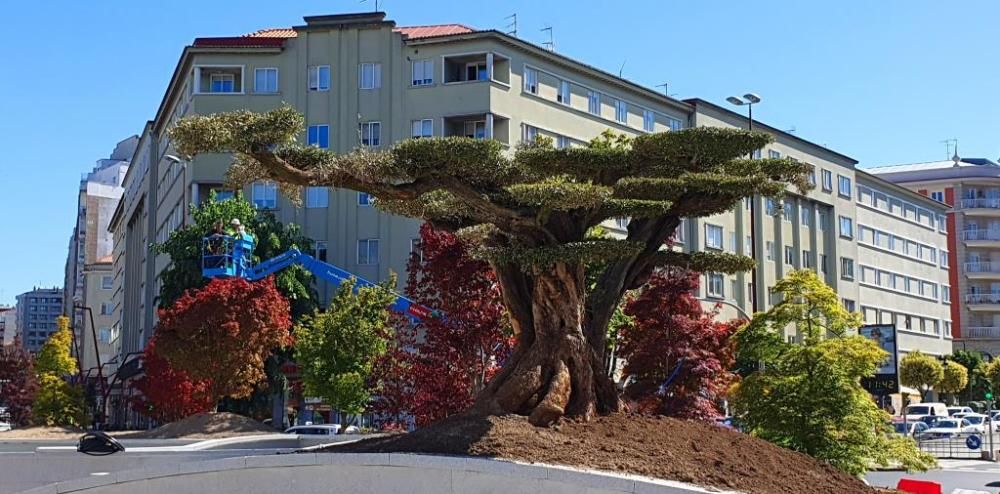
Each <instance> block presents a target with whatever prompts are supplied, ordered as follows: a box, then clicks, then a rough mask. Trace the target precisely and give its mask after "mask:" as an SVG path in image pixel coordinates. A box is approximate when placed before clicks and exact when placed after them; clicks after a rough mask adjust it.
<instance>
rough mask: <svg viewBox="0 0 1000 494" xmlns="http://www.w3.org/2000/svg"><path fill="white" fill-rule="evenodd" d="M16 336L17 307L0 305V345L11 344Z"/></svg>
mask: <svg viewBox="0 0 1000 494" xmlns="http://www.w3.org/2000/svg"><path fill="white" fill-rule="evenodd" d="M16 337H17V308H16V307H8V306H0V345H2V346H6V345H11V344H13V343H14V338H16Z"/></svg>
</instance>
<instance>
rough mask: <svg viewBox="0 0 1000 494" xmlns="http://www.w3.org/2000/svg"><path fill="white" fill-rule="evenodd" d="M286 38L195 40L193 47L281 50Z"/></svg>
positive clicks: (235, 37) (236, 37)
mask: <svg viewBox="0 0 1000 494" xmlns="http://www.w3.org/2000/svg"><path fill="white" fill-rule="evenodd" d="M285 39H286V38H273V37H272V38H267V37H259V38H258V37H249V36H230V37H224V38H195V39H194V43H193V46H196V47H213V48H260V47H265V48H281V47H282V46H285Z"/></svg>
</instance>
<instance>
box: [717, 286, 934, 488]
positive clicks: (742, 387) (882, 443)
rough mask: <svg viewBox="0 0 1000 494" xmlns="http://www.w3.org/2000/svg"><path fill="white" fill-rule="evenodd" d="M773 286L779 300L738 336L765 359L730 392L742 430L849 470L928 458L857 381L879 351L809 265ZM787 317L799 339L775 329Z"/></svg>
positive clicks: (747, 350) (926, 462)
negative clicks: (857, 331)
mask: <svg viewBox="0 0 1000 494" xmlns="http://www.w3.org/2000/svg"><path fill="white" fill-rule="evenodd" d="M776 289H777V290H778V291H779V292H781V293H782V294H784V296H785V299H784V301H782V302H781V303H779V304H777V305H776V306H775V307H773V308H772V309H771V310H769V311H767V312H764V313H758V314H755V317H754V319H753V321H752V322H751V323H750V324H749V325H747V326H746V327H745V328H744V329H743V330H741V331H740V333H739V341H738V343H737V345H738V348H740V351H741V352H743V353H744V358H749V359H750V360H752V361H760V362H763V363H764V369H763V370H757V371H752V372H750V373H749V375H748V376H747V377H746V378H745V379H744V380H743V382H741V383H740V384H739V385H738V386H736V388H735V389H734V391H733V393H732V405H733V407H734V409H735V410H736V412H737V414H738V416H739V417H740V419H741V421H742V422H743V423H744V424H746V426H747V429H748V431H749V432H750V433H752V434H754V435H756V436H758V437H761V438H763V439H766V440H768V441H770V442H773V443H775V444H777V445H779V446H782V447H786V448H789V449H793V450H796V451H800V452H803V453H806V454H808V455H810V456H813V457H815V458H817V459H820V460H823V461H826V462H829V463H830V464H832V465H834V466H836V467H837V468H840V469H841V470H844V471H846V472H848V473H851V474H854V475H861V474H863V473H864V472H865V471H867V470H868V469H869V468H870V467H871V466H873V465H883V466H885V465H888V464H890V463H899V464H900V465H902V466H903V467H904V468H906V469H908V470H926V469H927V468H930V467H931V466H933V465H934V459H933V458H932V457H931V456H930V455H927V454H926V453H923V452H920V451H919V450H918V449H917V447H916V444H914V443H913V441H912V440H910V439H907V438H901V437H896V436H894V435H893V434H892V430H891V428H890V426H889V416H888V414H886V413H885V412H884V411H882V410H881V409H879V408H878V406H877V405H876V404H875V402H874V400H872V398H871V396H870V395H869V394H868V393H867V392H866V391H865V390H864V388H862V387H861V384H860V379H861V378H862V377H865V376H870V375H872V374H874V372H875V370H876V369H877V368H878V365H879V364H880V363H881V362H882V361H883V359H884V358H885V356H886V354H885V352H884V351H883V350H881V349H880V348H879V347H878V345H877V344H875V343H874V342H873V341H871V340H869V339H867V338H864V337H861V336H857V335H851V334H850V333H852V331H853V330H855V329H856V328H857V327H858V326H859V325H860V320H858V318H857V317H855V315H852V314H850V313H847V311H845V310H844V309H843V308H842V307H841V306H840V304H839V303H838V302H837V296H836V293H835V292H833V290H832V289H831V288H829V287H826V285H824V284H822V283H821V282H819V280H818V279H817V278H816V276H815V274H813V273H811V272H808V271H796V272H793V273H791V274H790V275H789V277H788V278H786V279H784V280H782V281H781V282H779V283H778V284H777V285H776ZM789 325H794V326H796V327H798V328H799V330H800V331H802V332H803V334H804V338H803V343H802V344H795V343H787V342H785V341H784V340H783V339H782V338H781V337H780V331H781V330H782V329H784V328H785V327H786V326H789Z"/></svg>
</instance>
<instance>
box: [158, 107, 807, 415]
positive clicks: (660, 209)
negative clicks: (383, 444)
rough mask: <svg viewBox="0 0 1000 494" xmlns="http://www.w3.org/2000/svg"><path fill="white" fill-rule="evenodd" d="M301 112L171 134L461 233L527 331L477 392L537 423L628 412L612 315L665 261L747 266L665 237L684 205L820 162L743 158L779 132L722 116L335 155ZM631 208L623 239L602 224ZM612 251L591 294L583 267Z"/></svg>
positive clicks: (210, 118) (425, 142) (197, 123)
mask: <svg viewBox="0 0 1000 494" xmlns="http://www.w3.org/2000/svg"><path fill="white" fill-rule="evenodd" d="M303 126H304V118H303V116H302V115H301V114H299V113H298V112H297V111H295V110H294V109H292V108H290V107H285V108H281V109H277V110H273V111H270V112H267V113H253V112H249V111H237V112H232V113H224V114H216V115H204V116H191V117H187V118H184V119H181V120H180V121H179V122H178V123H177V124H175V125H174V127H172V129H171V130H170V136H171V138H172V139H173V142H174V145H175V147H176V148H177V150H178V152H180V153H182V154H184V155H187V156H192V155H195V154H198V153H211V152H229V153H233V155H234V161H233V164H232V165H231V166H230V168H229V170H228V172H227V173H228V175H227V176H228V179H229V181H230V182H232V183H233V184H234V185H240V186H242V185H245V184H248V183H250V182H252V181H255V180H259V179H266V180H274V181H276V182H278V183H279V185H280V187H281V189H282V190H283V191H284V192H285V193H286V195H288V196H289V197H292V198H297V197H301V187H304V186H329V187H340V188H347V189H352V190H357V191H361V192H366V193H368V194H371V195H373V196H374V197H375V198H376V203H375V204H376V206H378V207H379V208H381V209H382V210H384V211H387V212H390V213H396V214H402V215H406V216H412V217H418V218H422V219H424V220H426V221H428V222H430V223H431V224H432V225H434V226H435V227H436V228H442V229H446V230H449V231H454V232H456V233H457V234H458V235H459V236H460V237H461V238H462V239H463V240H464V241H467V242H469V243H470V244H471V245H473V250H474V253H475V254H476V256H477V257H479V258H482V259H486V260H488V261H489V263H490V264H491V267H492V268H493V270H494V271H495V272H496V274H497V280H498V283H499V285H500V287H501V292H502V293H503V298H504V305H505V308H506V309H507V312H508V313H509V314H510V317H511V323H512V326H513V328H514V331H515V337H516V339H517V343H516V347H515V349H514V351H513V354H512V355H511V357H510V358H509V359H507V360H506V361H505V362H504V368H503V369H502V370H501V371H500V372H498V373H497V375H496V376H495V377H494V379H493V380H491V381H490V384H489V385H488V386H487V387H486V388H485V389H484V390H483V391H482V392H481V393H480V394H479V397H478V398H477V403H476V405H475V408H476V410H477V411H478V412H480V413H491V414H499V413H521V414H526V415H528V420H529V421H530V422H531V423H533V424H536V425H545V424H551V423H552V422H553V421H555V420H557V419H558V418H559V417H561V416H564V415H570V416H577V417H582V418H584V419H587V418H590V417H592V416H593V415H594V414H595V413H609V412H612V411H617V410H620V409H621V400H620V398H619V396H618V390H617V388H616V387H615V385H614V383H613V382H612V380H611V378H610V377H608V375H607V372H606V371H605V364H606V362H605V354H606V352H607V351H608V342H607V338H608V325H609V322H610V320H611V318H612V316H613V314H614V313H615V310H616V309H617V308H618V307H619V304H620V302H621V299H622V296H623V295H624V293H625V292H626V291H628V290H632V289H635V288H638V287H640V286H642V285H643V284H644V283H645V282H646V280H647V279H648V278H649V276H650V275H651V274H652V273H653V271H654V270H655V268H656V267H658V266H666V265H680V266H684V267H687V268H689V269H693V270H697V271H714V272H728V273H733V272H739V271H746V270H748V269H750V268H751V267H752V266H753V260H752V259H749V258H747V257H745V256H740V255H736V254H724V253H707V252H695V253H683V252H676V251H672V250H666V249H662V247H663V245H664V243H665V242H667V241H668V239H669V238H670V236H671V234H672V233H673V232H674V231H675V230H676V228H677V226H678V225H680V223H681V220H682V219H683V218H685V217H702V216H710V215H713V214H718V213H723V212H726V211H730V210H731V209H732V208H733V206H734V205H736V204H737V203H738V202H739V201H740V200H741V199H742V198H743V197H746V196H751V195H754V194H761V195H767V196H781V195H784V194H785V193H786V189H787V187H788V186H789V185H796V186H798V187H799V188H800V189H802V190H806V189H808V188H809V187H810V185H809V183H808V180H807V177H808V175H807V172H808V170H809V165H806V164H805V163H799V162H796V161H795V160H791V159H787V158H778V159H770V158H769V159H759V160H752V159H746V158H745V157H746V156H747V155H748V154H750V153H751V152H752V151H753V150H755V149H760V148H761V147H763V146H764V145H766V144H767V143H769V142H770V141H771V140H772V138H771V137H770V136H769V135H768V134H766V133H763V132H748V131H744V130H737V129H722V128H711V127H699V128H691V129H685V130H680V131H672V132H663V133H658V134H644V135H642V136H639V137H636V138H634V139H628V138H625V137H620V136H618V137H613V138H604V139H600V140H597V141H595V142H594V143H592V144H591V145H589V146H586V147H573V148H566V149H555V148H553V147H552V146H551V144H550V143H546V142H544V140H543V141H539V142H536V143H532V144H530V145H526V146H522V147H519V148H517V149H516V150H514V152H508V151H507V150H506V149H504V146H503V144H501V143H500V142H498V141H495V140H488V139H480V140H477V139H468V138H462V137H446V138H432V139H410V140H405V141H402V142H400V143H398V144H396V145H395V146H392V147H391V148H388V149H383V150H378V149H371V148H367V147H360V148H359V149H357V150H355V151H353V152H350V153H347V154H339V155H338V154H336V153H334V152H332V151H331V150H328V149H319V148H316V147H309V146H304V145H302V144H301V142H299V140H298V139H299V138H301V136H302V132H303V130H304V128H303ZM619 217H629V218H631V220H630V222H629V225H628V229H627V233H626V234H625V235H624V236H623V237H624V238H614V239H590V238H588V237H587V235H588V232H589V231H590V229H591V228H593V227H595V226H597V225H600V224H601V223H602V222H604V221H607V220H609V219H612V218H619ZM593 261H604V262H605V264H604V268H603V269H602V270H601V272H600V273H599V274H597V279H598V283H597V284H596V286H595V287H594V288H593V289H591V290H588V286H587V282H586V279H585V272H586V269H585V266H586V265H587V264H588V263H590V262H593Z"/></svg>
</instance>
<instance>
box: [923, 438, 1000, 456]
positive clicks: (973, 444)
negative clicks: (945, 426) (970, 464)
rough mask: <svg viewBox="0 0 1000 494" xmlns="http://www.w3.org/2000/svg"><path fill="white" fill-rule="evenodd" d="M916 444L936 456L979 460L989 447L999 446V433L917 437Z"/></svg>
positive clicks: (986, 453) (987, 451)
mask: <svg viewBox="0 0 1000 494" xmlns="http://www.w3.org/2000/svg"><path fill="white" fill-rule="evenodd" d="M917 445H918V446H919V447H920V450H921V451H926V452H928V453H930V454H932V455H934V457H936V458H950V459H957V460H963V459H964V460H973V459H975V460H979V459H983V458H985V457H988V456H984V455H988V453H989V451H990V450H991V448H993V450H994V451H995V450H996V449H995V448H996V447H998V446H1000V434H997V433H996V432H994V433H992V434H980V433H978V432H975V433H968V432H963V433H960V434H957V435H955V436H952V437H947V438H928V437H918V438H917Z"/></svg>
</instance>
